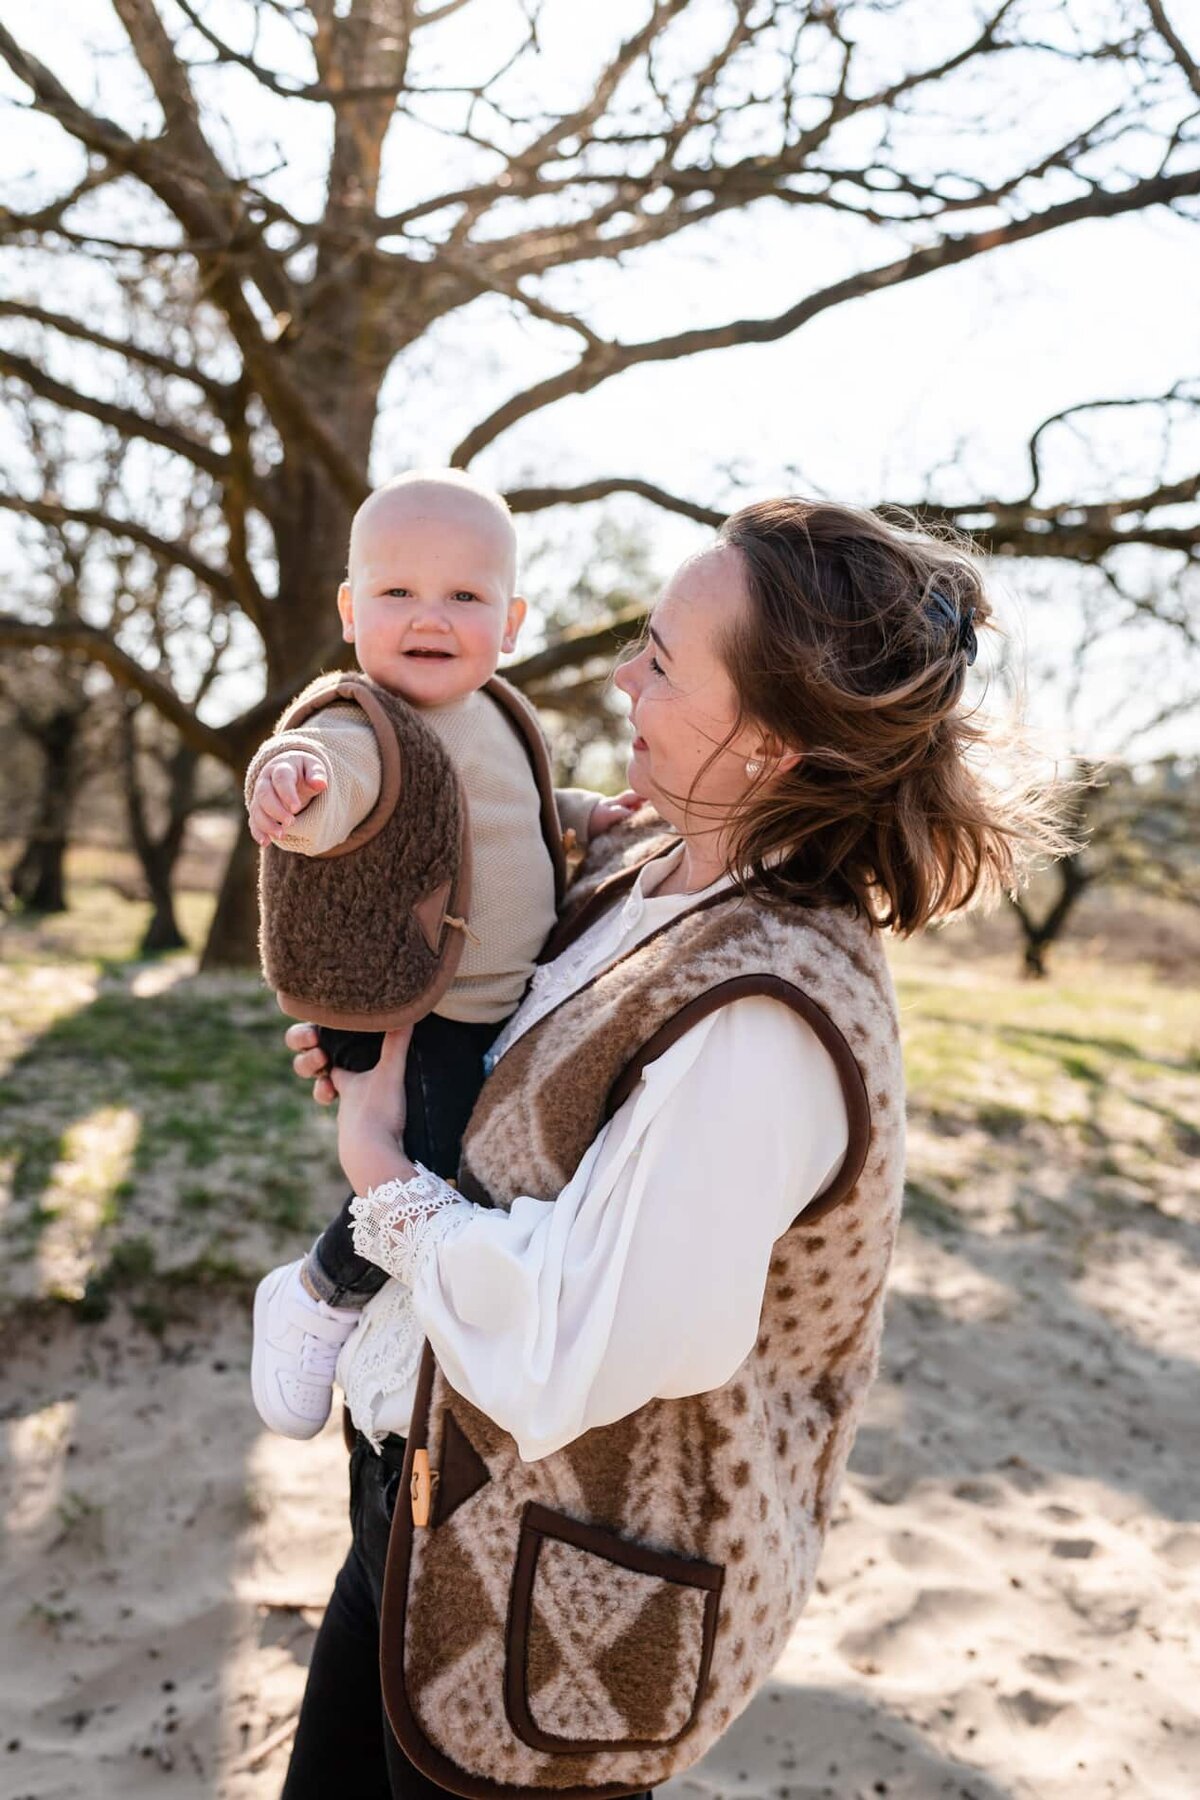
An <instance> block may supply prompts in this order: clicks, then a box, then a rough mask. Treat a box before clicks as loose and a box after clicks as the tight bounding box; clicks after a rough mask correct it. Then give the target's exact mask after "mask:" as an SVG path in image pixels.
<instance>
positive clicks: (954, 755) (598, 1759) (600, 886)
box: [285, 500, 1058, 1800]
mask: <svg viewBox="0 0 1200 1800" xmlns="http://www.w3.org/2000/svg"><path fill="white" fill-rule="evenodd" d="M989 615H990V608H989V605H988V602H987V599H986V596H985V594H984V592H983V588H982V584H981V579H980V574H979V570H978V567H977V565H976V564H975V562H974V561H973V560H972V558H971V557H970V555H969V554H968V553H967V552H966V551H965V550H964V549H962V548H961V547H959V546H957V545H952V544H948V543H945V542H942V541H938V540H934V539H932V538H930V537H928V536H926V535H924V534H922V533H921V532H919V531H917V530H915V529H913V528H912V527H911V526H908V525H897V524H891V523H888V522H886V521H884V520H883V519H881V518H879V517H878V516H876V515H873V514H869V513H865V512H859V511H856V510H854V509H850V508H846V507H839V506H833V505H827V504H823V503H809V502H804V501H799V500H780V501H771V502H766V503H763V504H761V505H755V506H751V507H747V508H745V509H744V510H743V511H742V512H739V513H737V514H735V515H734V516H733V517H732V518H731V519H730V520H729V521H728V522H727V524H726V525H725V527H724V528H723V530H722V531H721V533H720V534H719V536H718V538H717V540H716V542H715V543H714V544H713V546H712V547H711V548H710V549H708V550H706V551H704V552H703V553H701V554H700V555H698V556H696V557H693V558H691V559H690V560H689V561H688V562H687V563H685V564H684V566H683V568H682V569H681V570H680V571H679V572H678V574H677V575H676V576H675V577H674V579H673V580H672V581H671V582H670V583H669V584H668V586H667V588H666V590H665V592H664V594H663V596H662V598H661V600H660V601H659V603H658V605H657V606H656V607H655V609H654V614H653V617H652V619H651V621H650V625H649V630H648V635H647V639H646V642H645V643H644V644H643V645H642V647H641V648H640V650H639V651H638V653H637V655H636V656H635V657H634V658H633V659H632V660H630V661H628V662H626V663H625V664H624V666H623V667H622V668H621V670H620V671H619V673H618V675H617V683H618V685H619V686H620V687H621V689H622V690H623V691H624V692H625V693H626V694H627V695H628V696H629V699H630V702H631V708H632V723H633V727H634V731H635V733H636V736H635V738H634V744H633V755H632V761H631V764H630V783H631V787H632V788H633V789H634V790H635V791H636V793H637V794H639V795H640V796H642V797H643V798H644V799H645V800H646V801H648V802H649V803H650V805H651V806H652V807H653V809H654V812H653V813H651V812H649V811H647V812H646V813H643V814H642V815H639V816H638V817H636V818H635V819H634V820H633V821H632V822H631V824H630V825H629V827H628V828H626V829H624V830H621V829H618V830H617V831H614V832H613V833H612V834H611V835H610V836H609V837H606V838H605V839H603V840H602V842H601V844H600V845H599V846H598V847H597V849H596V851H595V852H594V853H589V860H588V862H587V863H586V864H585V866H584V869H583V871H582V873H581V876H580V879H579V880H578V881H577V883H576V885H575V887H574V889H573V890H572V892H571V895H569V897H568V904H567V908H566V911H565V913H564V916H563V919H562V920H561V921H560V926H559V929H558V931H557V933H556V934H555V937H554V938H553V939H552V940H551V943H550V944H549V945H548V946H547V951H546V953H545V955H544V958H543V964H542V967H541V968H540V969H539V971H538V975H537V976H536V977H535V981H534V983H533V985H532V987H531V990H530V992H529V994H528V996H527V998H526V1000H525V1001H524V1003H523V1005H522V1006H521V1008H520V1009H519V1011H518V1013H517V1014H516V1015H515V1016H514V1018H513V1019H512V1020H511V1021H510V1023H509V1025H508V1026H507V1027H505V1029H504V1030H503V1031H502V1033H501V1035H500V1038H499V1039H498V1040H497V1043H496V1045H495V1047H494V1050H493V1053H492V1057H493V1061H494V1070H493V1073H492V1074H491V1076H490V1078H489V1080H488V1081H487V1082H486V1083H485V1086H484V1089H483V1093H482V1095H481V1097H480V1100H479V1103H478V1105H477V1107H476V1109H475V1112H474V1114H473V1115H472V1120H471V1123H470V1125H469V1127H468V1129H467V1133H466V1136H465V1139H464V1145H463V1162H462V1168H461V1172H460V1186H461V1190H462V1191H461V1192H456V1191H455V1190H454V1189H453V1188H452V1187H449V1186H448V1185H447V1184H446V1183H444V1182H442V1181H440V1180H439V1179H438V1178H437V1177H436V1176H431V1175H429V1174H428V1173H427V1172H426V1171H423V1170H421V1169H419V1168H416V1167H414V1165H413V1164H412V1163H411V1162H409V1160H408V1159H407V1157H406V1156H405V1153H404V1149H403V1130H404V1117H403V1100H402V1098H401V1099H400V1100H399V1101H398V1100H397V1096H398V1095H400V1096H402V1094H403V1082H402V1080H401V1079H400V1077H401V1074H402V1067H403V1060H402V1059H403V1051H404V1043H403V1039H402V1037H401V1036H400V1035H399V1034H395V1035H394V1036H393V1038H392V1039H391V1040H390V1042H389V1045H388V1048H387V1053H386V1054H385V1057H384V1059H383V1060H382V1061H381V1063H380V1064H379V1065H378V1067H377V1069H376V1070H375V1071H374V1072H373V1073H372V1074H370V1075H362V1076H350V1075H346V1074H344V1073H343V1072H341V1071H338V1072H336V1073H334V1075H333V1076H332V1085H331V1079H330V1077H329V1075H328V1074H327V1073H326V1072H325V1069H324V1063H323V1059H322V1057H321V1055H320V1052H319V1051H316V1050H315V1049H313V1048H312V1045H313V1042H314V1039H313V1035H312V1033H311V1030H310V1029H309V1028H308V1027H304V1026H298V1027H293V1028H292V1029H291V1031H289V1033H288V1042H289V1044H290V1045H291V1046H292V1048H293V1049H294V1050H296V1051H297V1052H298V1054H297V1055H296V1058H295V1067H296V1070H297V1073H299V1074H301V1075H304V1076H305V1077H314V1078H315V1079H316V1087H315V1090H314V1092H315V1095H316V1097H317V1098H318V1099H319V1100H323V1101H328V1100H330V1099H332V1098H333V1097H334V1093H335V1091H336V1094H337V1095H338V1096H339V1097H340V1102H341V1105H340V1116H339V1148H340V1153H341V1157H342V1162H343V1166H344V1168H345V1171H346V1174H347V1176H348V1177H349V1179H350V1181H351V1183H352V1184H353V1186H354V1188H355V1191H356V1193H357V1194H358V1195H360V1196H362V1198H361V1199H360V1200H359V1201H358V1202H357V1203H356V1214H357V1217H358V1221H359V1224H358V1229H357V1232H356V1243H357V1246H358V1248H359V1249H360V1251H363V1252H364V1253H366V1254H368V1255H370V1256H371V1258H372V1260H374V1261H376V1262H378V1263H379V1264H380V1265H381V1266H382V1267H384V1268H386V1269H387V1270H388V1272H389V1274H390V1275H391V1276H392V1277H393V1280H392V1281H391V1282H390V1283H389V1285H388V1287H387V1288H385V1289H384V1290H383V1293H382V1294H381V1295H380V1296H379V1298H378V1299H377V1300H376V1301H374V1302H372V1304H371V1307H370V1308H368V1313H367V1318H366V1320H365V1322H364V1325H363V1326H362V1327H361V1328H360V1330H359V1331H358V1332H357V1333H356V1334H355V1337H354V1338H353V1339H352V1340H351V1343H350V1345H349V1346H348V1347H347V1350H346V1351H345V1352H343V1357H342V1361H341V1364H340V1365H339V1373H340V1375H341V1377H342V1380H343V1385H344V1387H345V1389H346V1394H347V1401H348V1405H349V1409H350V1413H351V1415H352V1417H353V1421H354V1425H355V1427H356V1434H355V1439H354V1444H353V1448H352V1457H351V1489H352V1498H351V1516H352V1520H353V1525H354V1547H353V1548H352V1550H351V1553H350V1556H349V1558H348V1559H347V1563H346V1566H345V1567H344V1568H343V1570H342V1572H341V1574H340V1576H339V1578H338V1584H337V1587H336V1589H335V1592H334V1597H333V1600H332V1602H331V1605H330V1608H329V1611H328V1613H327V1615H326V1619H325V1622H324V1624H323V1626H322V1629H321V1632H320V1634H319V1636H318V1641H317V1645H316V1648H315V1651H314V1657H313V1664H312V1669H311V1672H310V1678H309V1686H308V1690H307V1692H306V1696H305V1702H304V1707H303V1710H302V1713H301V1719H300V1724H299V1728H298V1732H297V1738H296V1744H295V1748H294V1752H293V1758H292V1764H291V1768H290V1770H289V1775H288V1781H287V1786H286V1788H285V1796H286V1800H299V1797H300V1796H309V1795H317V1794H324V1793H327V1792H329V1791H333V1789H334V1787H335V1785H336V1791H338V1792H340V1793H348V1792H351V1791H353V1792H354V1793H355V1794H361V1795H363V1796H364V1797H365V1796H368V1795H369V1796H376V1795H378V1796H381V1797H382V1796H387V1795H388V1794H392V1795H410V1794H422V1795H424V1794H436V1793H438V1792H442V1791H449V1792H455V1793H462V1794H472V1795H490V1794H493V1793H494V1794H499V1793H500V1792H502V1791H503V1792H505V1793H507V1794H508V1795H510V1796H512V1797H513V1800H519V1797H520V1796H521V1795H522V1794H530V1795H532V1794H535V1793H547V1792H553V1793H558V1794H566V1795H578V1796H583V1795H585V1794H597V1795H614V1796H615V1795H618V1794H631V1793H637V1792H644V1791H645V1790H646V1789H647V1788H648V1787H649V1786H650V1785H651V1784H653V1783H655V1782H658V1781H660V1780H665V1779H667V1778H668V1777H669V1776H671V1775H673V1774H676V1773H678V1772H680V1771H681V1770H682V1769H684V1768H686V1767H688V1766H689V1765H690V1764H691V1763H692V1762H694V1761H695V1760H696V1759H697V1758H698V1757H699V1756H700V1755H702V1754H703V1752H704V1751H705V1750H706V1749H707V1748H708V1747H709V1746H710V1745H711V1743H712V1742H714V1741H715V1739H716V1737H717V1736H719V1735H720V1733H721V1731H723V1730H724V1729H725V1727H726V1726H727V1725H728V1723H729V1722H730V1720H731V1719H732V1718H734V1717H735V1716H736V1715H737V1714H738V1713H739V1712H740V1711H742V1710H743V1709H744V1707H745V1706H746V1705H747V1704H748V1702H749V1700H750V1699H751V1697H752V1696H753V1694H754V1692H755V1691H756V1690H757V1688H758V1687H759V1686H760V1685H761V1683H762V1682H763V1681H764V1680H765V1679H766V1677H767V1675H768V1674H769V1672H770V1670H771V1668H772V1666H773V1664H774V1662H775V1660H776V1659H777V1657H778V1655H779V1654H780V1652H781V1651H782V1649H783V1646H784V1643H785V1641H786V1637H787V1634H788V1632H789V1631H790V1630H791V1627H792V1625H793V1624H794V1623H795V1620H796V1617H797V1616H798V1614H799V1611H800V1609H801V1607H802V1605H803V1603H804V1600H805V1598H806V1597H807V1594H808V1591H809V1589H810V1587H811V1583H812V1580H813V1577H814V1574H815V1569H816V1563H817V1558H818V1555H819V1550H820V1545H821V1541H822V1538H823V1535H824V1531H825V1528H826V1525H827V1523H828V1519H829V1514H830V1509H831V1506H832V1504H833V1501H834V1499H835V1498H836V1493H837V1488H838V1483H839V1481H840V1477H841V1474H842V1471H843V1469H844V1467H845V1462H846V1458H847V1456H848V1454H849V1450H850V1445H851V1442H852V1440H853V1436H854V1431H855V1428H856V1424H857V1420H858V1417H859V1414H860V1411H861V1407H862V1403H863V1400H864V1398H865V1394H866V1391H867V1388H868V1386H869V1383H870V1381H871V1378H872V1376H873V1374H874V1370H875V1366H876V1362H877V1355H878V1343H879V1336H880V1331H881V1327H882V1303H883V1285H884V1280H885V1277H886V1272H887V1268H888V1264H889V1261H890V1257H891V1251H892V1245H893V1242H894V1237H895V1230H896V1224H897V1219H898V1215H899V1207H900V1197H901V1189H902V1174H903V1137H904V1134H903V1081H902V1071H901V1064H900V1054H899V1039H898V1030H897V1019H896V1008H895V1000H894V995H893V991H892V986H891V981H890V978H889V975H888V970H887V965H886V962H885V959H884V956H883V951H882V942H881V938H882V932H883V930H884V929H892V930H895V931H898V932H900V933H905V934H907V933H909V932H912V931H914V930H915V929H917V928H918V927H919V926H921V925H923V924H925V923H926V922H928V921H929V920H930V919H933V918H936V917H938V916H940V915H942V914H945V913H948V912H950V911H953V910H955V909H957V908H959V907H962V906H963V905H965V904H966V903H968V902H969V901H970V900H972V899H973V898H974V897H976V896H977V895H983V894H985V893H987V892H988V891H990V890H992V889H994V888H995V887H996V886H998V885H1006V886H1011V885H1012V883H1013V882H1014V880H1015V878H1016V875H1017V871H1018V866H1019V863H1020V861H1021V859H1022V857H1023V855H1024V854H1025V853H1027V852H1028V851H1030V850H1032V849H1054V848H1057V847H1058V840H1057V839H1056V837H1055V834H1054V831H1053V829H1052V827H1051V825H1050V824H1049V822H1048V815H1047V810H1046V807H1045V803H1044V802H1043V801H1039V800H1038V799H1037V798H1036V797H1035V796H1034V795H1032V794H1028V793H1027V794H1025V795H1024V796H1019V797H1010V798H1009V799H1008V800H1007V801H1004V802H1001V801H1000V800H999V798H998V797H996V796H995V795H992V794H990V793H989V792H988V790H987V788H986V787H985V786H984V785H983V784H982V783H981V781H980V780H979V778H978V776H977V775H976V773H975V772H974V770H973V768H972V765H971V760H970V753H971V751H972V750H973V748H974V747H975V746H976V745H977V744H979V743H980V742H981V741H982V738H983V733H982V731H981V730H980V729H979V728H978V727H977V726H975V725H973V724H972V723H971V721H970V719H969V718H968V716H967V715H966V713H965V710H964V708H963V703H962V697H963V687H964V677H965V671H966V667H967V665H968V663H970V662H971V661H973V660H974V654H975V632H974V628H975V626H978V625H983V624H986V623H987V622H988V619H989ZM662 821H666V822H667V824H668V826H670V827H672V828H673V830H671V831H664V828H663V823H662ZM409 1290H411V1304H410V1302H409ZM414 1315H415V1317H416V1319H417V1320H418V1321H419V1325H420V1329H421V1330H422V1331H423V1332H424V1333H425V1334H427V1342H426V1345H425V1349H424V1354H423V1357H422V1360H421V1368H420V1376H419V1379H418V1380H417V1381H416V1383H415V1389H414V1383H413V1381H412V1379H411V1378H408V1377H406V1378H405V1379H404V1380H402V1381H401V1380H396V1379H392V1380H391V1381H390V1382H389V1369H391V1370H393V1371H394V1370H398V1369H401V1368H404V1367H405V1366H406V1361H407V1359H406V1357H405V1355H404V1350H405V1345H404V1343H403V1336H404V1332H405V1330H406V1329H409V1328H410V1327H408V1326H406V1323H405V1322H406V1321H411V1319H412V1318H413V1316H414ZM402 1475H403V1484H402V1481H401V1476H402ZM398 1496H399V1498H398ZM389 1542H390V1550H389ZM385 1560H386V1563H387V1568H386V1575H385V1566H384V1565H385ZM381 1614H382V1639H383V1654H382V1671H383V1675H382V1686H383V1698H384V1701H385V1703H386V1717H384V1715H383V1713H382V1711H381V1708H380V1685H381V1684H380V1675H379V1668H380V1664H379V1630H380V1627H379V1620H380V1616H381ZM397 1739H399V1743H397ZM401 1746H402V1748H401ZM348 1779H350V1780H353V1782H354V1783H355V1785H354V1787H353V1789H352V1790H351V1789H350V1788H348V1787H347V1785H346V1783H347V1780H348Z"/></svg>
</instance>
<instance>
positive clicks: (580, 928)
mask: <svg viewBox="0 0 1200 1800" xmlns="http://www.w3.org/2000/svg"><path fill="white" fill-rule="evenodd" d="M680 841H681V840H680V839H679V838H677V837H676V838H672V839H671V841H670V843H669V844H666V845H663V844H658V845H656V846H655V847H654V848H653V849H651V850H648V851H647V852H646V854H645V856H639V858H638V859H637V861H636V862H633V863H630V864H629V865H628V867H627V868H624V869H618V870H617V872H616V874H615V875H607V876H606V877H605V878H604V880H603V881H601V882H599V883H598V884H597V885H596V887H594V888H593V889H592V891H591V893H590V894H589V895H588V897H587V899H586V900H584V901H583V902H582V904H581V905H579V906H577V907H576V908H575V910H574V912H569V913H568V914H567V915H566V917H565V918H563V919H560V920H559V922H558V924H557V925H556V926H555V927H554V930H553V931H552V932H551V933H550V936H549V937H548V938H547V939H546V942H545V943H544V944H543V945H542V949H541V953H540V955H539V956H538V962H539V963H548V962H553V961H554V959H555V957H556V956H561V955H562V953H563V951H564V950H569V949H570V947H571V945H572V944H573V943H574V942H575V940H576V939H577V938H579V937H581V936H582V935H583V933H584V932H585V931H586V930H587V928H588V926H589V925H592V924H594V923H595V921H596V920H597V919H598V918H599V917H600V914H601V913H602V912H606V911H607V909H608V907H609V905H610V904H611V903H612V901H613V900H614V899H616V897H617V896H618V895H619V894H620V893H622V892H623V891H624V889H626V888H630V887H632V886H633V884H634V882H635V880H636V879H637V877H638V876H639V875H640V874H641V872H642V870H643V869H644V868H645V867H646V865H647V864H648V863H652V862H655V861H657V859H658V858H659V857H660V856H666V855H667V853H668V851H671V850H675V849H677V848H678V846H679V843H680Z"/></svg>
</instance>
